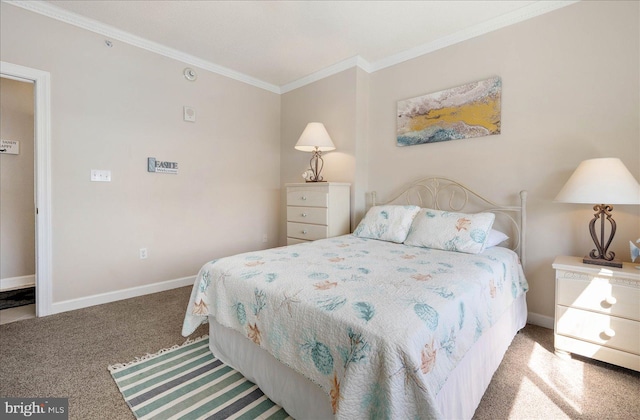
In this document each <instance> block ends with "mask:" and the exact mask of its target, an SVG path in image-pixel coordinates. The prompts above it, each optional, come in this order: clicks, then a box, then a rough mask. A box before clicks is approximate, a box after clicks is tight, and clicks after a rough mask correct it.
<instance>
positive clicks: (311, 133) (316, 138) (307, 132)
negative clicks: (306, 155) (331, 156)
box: [295, 122, 336, 152]
mask: <svg viewBox="0 0 640 420" xmlns="http://www.w3.org/2000/svg"><path fill="white" fill-rule="evenodd" d="M295 148H296V150H301V151H303V152H313V151H315V150H316V148H317V150H319V151H321V152H328V151H329V150H335V148H336V146H334V145H333V142H332V141H331V137H329V133H327V129H326V128H324V124H322V123H319V122H311V123H309V124H307V127H306V128H305V129H304V131H303V132H302V134H301V135H300V138H299V139H298V142H297V143H296V145H295Z"/></svg>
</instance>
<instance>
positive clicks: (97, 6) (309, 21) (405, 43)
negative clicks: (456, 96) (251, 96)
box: [8, 0, 573, 90]
mask: <svg viewBox="0 0 640 420" xmlns="http://www.w3.org/2000/svg"><path fill="white" fill-rule="evenodd" d="M8 3H12V4H15V5H17V6H21V7H25V8H31V9H32V10H33V9H38V8H40V9H42V8H43V6H46V8H48V10H49V15H50V16H51V17H57V18H60V17H59V16H60V12H65V13H67V12H70V14H69V15H71V16H72V17H73V19H66V21H69V22H70V23H74V21H75V22H76V23H77V22H78V21H79V19H80V20H84V18H88V19H89V20H85V23H86V22H90V23H91V22H92V21H97V22H93V23H94V24H95V23H98V24H99V26H100V28H101V29H100V30H96V32H101V33H104V34H107V35H109V30H112V32H113V34H117V35H119V36H120V39H122V36H123V32H122V31H124V33H125V37H126V34H130V35H133V37H134V38H135V39H137V40H138V41H140V39H142V40H146V41H150V42H151V43H152V44H153V45H155V46H158V45H159V46H161V47H167V49H169V50H171V51H176V52H181V53H184V54H185V55H186V56H188V57H191V58H193V60H191V61H192V64H202V63H204V65H201V67H204V68H207V67H211V68H210V69H213V70H214V71H215V70H216V69H219V70H223V71H222V72H223V73H224V71H226V70H229V73H232V74H234V75H238V77H237V78H242V77H243V75H244V76H246V77H247V79H248V80H253V81H255V82H256V83H254V84H264V85H265V86H267V87H273V88H275V90H283V89H282V88H283V87H285V88H286V87H287V86H293V85H295V84H296V83H302V82H303V81H304V80H305V78H306V79H309V78H310V77H313V75H315V74H322V73H323V72H327V71H328V70H327V69H331V68H332V66H333V67H334V68H335V67H336V65H337V66H338V67H340V63H345V62H349V63H351V62H353V63H355V64H357V65H360V66H361V67H363V68H365V70H368V71H375V70H377V69H379V68H384V67H386V66H388V65H392V64H395V63H397V62H401V61H404V60H406V59H410V58H413V57H416V56H418V55H421V54H424V53H427V52H430V51H433V50H435V49H438V48H441V47H443V46H446V45H451V44H453V43H456V42H459V41H462V40H464V39H468V38H471V37H473V36H477V35H480V34H482V33H486V32H488V31H490V30H494V29H498V28H500V27H503V26H506V25H508V24H512V23H515V22H518V21H521V20H524V19H528V18H530V17H534V16H537V15H539V14H542V13H546V12H548V11H551V10H555V9H557V8H558V7H562V6H565V5H567V4H571V3H573V2H572V1H549V0H544V1H524V0H518V1H506V0H500V1H480V0H476V1H435V0H432V1H186V0H180V1H172V0H163V1H148V0H138V1H113V0H109V1H102V0H93V1H88V0H86V1H78V0H73V1H67V0H64V1H63V0H50V1H48V2H40V3H41V4H40V5H39V6H34V5H33V4H31V5H27V4H26V3H35V2H23V1H8ZM43 3H44V4H43ZM46 3H48V5H47V4H46ZM52 6H53V7H52ZM60 9H63V10H62V11H61V10H60ZM52 10H53V11H54V12H58V13H57V16H53V15H54V14H55V13H52V12H51V11H52ZM34 11H38V12H41V13H42V10H34ZM45 14H46V13H45ZM77 15H80V16H77ZM61 20H64V19H61ZM79 26H83V25H79ZM84 26H85V27H87V26H89V28H88V29H91V27H90V26H91V25H84ZM94 26H95V25H94ZM132 43H134V44H135V42H132ZM139 43H140V42H138V44H139ZM158 49H161V48H156V50H158ZM354 60H355V61H354ZM186 61H187V62H188V61H189V60H186ZM206 64H209V66H207V65H206ZM338 70H339V69H338ZM263 87H264V86H263ZM271 90H274V89H271ZM284 90H286V89H284Z"/></svg>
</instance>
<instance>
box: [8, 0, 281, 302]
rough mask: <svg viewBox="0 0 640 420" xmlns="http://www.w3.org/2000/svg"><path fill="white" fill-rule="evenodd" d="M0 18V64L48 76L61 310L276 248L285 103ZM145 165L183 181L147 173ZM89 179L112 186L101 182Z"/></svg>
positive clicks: (118, 47) (40, 22)
mask: <svg viewBox="0 0 640 420" xmlns="http://www.w3.org/2000/svg"><path fill="white" fill-rule="evenodd" d="M1 7H2V9H1V19H2V20H1V22H0V23H1V24H0V29H1V31H2V32H1V36H0V41H1V44H0V52H1V59H2V61H7V62H11V63H15V64H20V65H23V66H27V67H31V68H35V69H39V70H43V71H47V72H50V73H51V116H52V117H51V118H52V121H51V126H52V128H51V130H52V134H51V137H52V140H51V150H52V175H51V178H52V216H53V226H52V238H53V244H52V250H53V273H52V281H53V284H52V290H53V301H54V303H55V302H60V301H66V300H69V299H74V298H82V297H87V296H91V295H95V294H101V293H106V292H111V291H118V290H123V289H127V288H132V287H136V286H144V285H149V284H153V283H157V282H161V281H165V280H172V279H178V278H182V277H187V276H193V275H195V274H196V273H197V272H198V270H199V268H200V267H201V265H202V264H203V263H204V262H206V261H208V260H211V259H213V258H216V257H221V256H225V255H230V254H234V253H238V252H242V251H248V250H255V249H260V248H266V247H271V246H275V245H277V227H278V199H279V190H280V138H279V134H280V128H279V122H280V97H279V95H277V94H274V93H270V92H267V91H265V90H262V89H258V88H255V87H252V86H249V85H247V84H244V83H241V82H238V81H234V80H231V79H228V78H225V77H222V76H219V75H216V74H212V73H209V72H206V71H198V69H196V70H197V71H198V74H199V77H198V80H197V81H196V82H189V81H187V80H185V78H184V77H183V75H182V71H183V69H184V67H185V65H184V64H183V63H180V62H178V61H175V60H172V59H168V58H166V57H163V56H160V55H157V54H154V53H151V52H148V51H145V50H141V49H139V48H136V47H133V46H130V45H126V44H123V43H119V42H114V46H113V47H112V48H108V47H106V46H105V43H104V38H103V37H102V36H100V35H98V34H95V33H92V32H88V31H85V30H82V29H79V28H77V27H74V26H71V25H68V24H64V23H62V22H59V21H56V20H53V19H49V18H46V17H43V16H41V15H38V14H35V13H31V12H28V11H25V10H23V9H20V8H17V7H14V6H11V5H7V4H5V3H2V5H1ZM184 105H188V106H192V107H194V108H195V109H196V111H197V122H196V123H188V122H184V121H182V109H183V106H184ZM147 157H156V158H158V159H160V160H167V161H174V162H178V164H179V173H178V174H177V175H169V174H152V173H148V172H147V170H146V168H147ZM91 169H109V170H111V173H112V182H110V183H98V182H90V181H89V174H90V170H91ZM265 233H266V234H267V235H268V242H267V243H263V242H262V238H263V234H265ZM142 247H146V248H148V252H149V258H148V259H146V260H140V259H139V257H138V250H139V248H142Z"/></svg>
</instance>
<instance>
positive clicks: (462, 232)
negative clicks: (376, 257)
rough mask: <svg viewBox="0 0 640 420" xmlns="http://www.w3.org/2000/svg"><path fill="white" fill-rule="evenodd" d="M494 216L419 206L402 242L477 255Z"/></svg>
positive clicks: (487, 235) (482, 247) (482, 246)
mask: <svg viewBox="0 0 640 420" xmlns="http://www.w3.org/2000/svg"><path fill="white" fill-rule="evenodd" d="M495 218H496V215H495V214H493V213H475V214H466V213H456V212H449V211H442V210H433V209H422V210H420V212H419V213H418V214H417V215H416V217H415V218H414V219H413V224H412V225H411V230H410V231H409V235H408V236H407V239H406V240H405V241H404V243H405V245H411V246H421V247H425V248H435V249H442V250H445V251H456V252H465V253H467V254H478V253H480V252H482V251H483V250H484V248H485V243H486V241H487V238H488V237H489V231H490V230H491V226H493V221H494V220H495Z"/></svg>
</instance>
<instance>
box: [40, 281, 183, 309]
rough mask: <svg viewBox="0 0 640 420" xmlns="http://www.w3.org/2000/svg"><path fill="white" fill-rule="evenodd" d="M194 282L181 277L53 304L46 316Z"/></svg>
mask: <svg viewBox="0 0 640 420" xmlns="http://www.w3.org/2000/svg"><path fill="white" fill-rule="evenodd" d="M195 280H196V276H190V277H183V278H180V279H174V280H167V281H163V282H160V283H153V284H147V285H144V286H138V287H132V288H130V289H124V290H117V291H115V292H107V293H101V294H98V295H92V296H86V297H82V298H78V299H70V300H64V301H62V302H54V303H52V304H51V312H50V313H49V314H48V315H53V314H58V313H60V312H67V311H73V310H75V309H82V308H88V307H89V306H95V305H102V304H103V303H109V302H115V301H118V300H123V299H129V298H133V297H138V296H143V295H149V294H151V293H158V292H164V291H166V290H171V289H177V288H178V287H184V286H192V285H193V283H194V282H195ZM185 305H186V302H185Z"/></svg>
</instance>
